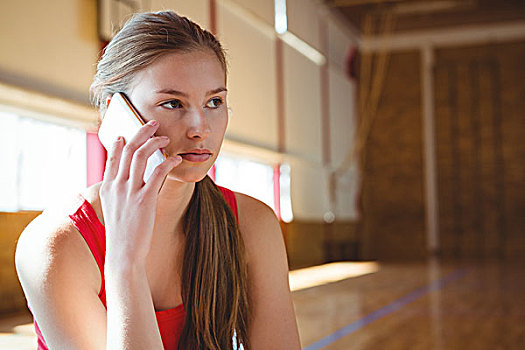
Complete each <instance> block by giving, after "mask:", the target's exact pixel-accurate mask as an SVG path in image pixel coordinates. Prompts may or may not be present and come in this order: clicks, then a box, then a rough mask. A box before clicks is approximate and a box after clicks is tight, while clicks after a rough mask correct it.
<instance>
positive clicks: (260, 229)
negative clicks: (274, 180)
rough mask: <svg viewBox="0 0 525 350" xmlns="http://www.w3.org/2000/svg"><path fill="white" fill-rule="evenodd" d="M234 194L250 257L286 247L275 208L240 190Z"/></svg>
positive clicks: (240, 227) (241, 228)
mask: <svg viewBox="0 0 525 350" xmlns="http://www.w3.org/2000/svg"><path fill="white" fill-rule="evenodd" d="M234 194H235V198H236V200H237V207H238V211H239V230H240V231H241V234H242V236H243V240H244V244H245V247H246V250H247V253H248V256H249V258H250V256H253V255H265V254H267V253H268V251H270V250H272V249H275V248H278V249H282V248H284V240H283V235H282V230H281V225H280V223H279V219H277V216H276V215H275V213H274V211H273V209H272V208H271V207H270V206H268V205H267V204H266V203H264V202H262V201H260V200H258V199H256V198H253V197H251V196H249V195H246V194H243V193H239V192H234ZM250 260H252V259H251V258H250Z"/></svg>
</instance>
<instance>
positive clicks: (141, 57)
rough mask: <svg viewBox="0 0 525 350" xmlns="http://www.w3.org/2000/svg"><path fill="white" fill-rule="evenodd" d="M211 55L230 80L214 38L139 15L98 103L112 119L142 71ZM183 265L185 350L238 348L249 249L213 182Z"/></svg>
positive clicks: (198, 201) (123, 35)
mask: <svg viewBox="0 0 525 350" xmlns="http://www.w3.org/2000/svg"><path fill="white" fill-rule="evenodd" d="M210 49H211V50H212V51H213V52H214V53H215V54H216V56H217V59H218V60H219V62H220V63H221V65H222V67H223V69H224V73H225V76H226V74H227V67H226V58H225V54H224V50H223V48H222V46H221V44H220V43H219V42H218V41H217V39H216V38H215V37H214V36H213V35H212V34H211V33H210V32H208V31H206V30H203V29H202V28H201V27H200V26H199V25H197V24H196V23H194V22H192V21H191V20H189V19H188V18H186V17H181V16H179V15H177V14H176V13H174V12H171V11H163V12H155V13H140V14H135V15H133V17H132V18H131V19H130V20H129V21H128V22H126V24H125V25H124V26H123V28H122V29H121V30H120V31H119V32H118V33H117V34H116V36H115V37H114V38H113V39H112V40H111V42H110V43H109V44H108V45H107V47H106V48H105V50H104V54H103V56H102V58H101V59H100V61H99V62H98V65H97V73H96V75H95V78H94V81H93V84H91V93H92V102H93V104H94V105H95V106H96V107H97V108H98V109H99V111H100V114H101V115H103V114H104V113H105V109H106V104H105V101H106V99H107V98H108V97H109V96H111V95H112V94H114V93H116V92H124V93H126V92H127V90H128V89H129V88H130V86H131V82H132V80H133V78H134V77H135V75H136V74H137V72H139V71H140V70H142V69H144V68H146V67H147V66H148V65H149V64H151V63H152V62H153V61H154V60H155V59H157V58H159V57H160V56H162V55H164V54H167V53H171V52H189V51H193V50H210ZM183 220H184V221H183V227H184V234H185V238H186V245H185V250H184V262H183V266H182V271H183V272H182V301H183V304H184V310H185V323H184V328H183V330H182V335H181V338H180V341H179V346H178V348H179V349H228V348H229V349H231V348H232V346H233V342H232V337H233V335H234V332H235V334H236V339H237V342H236V343H237V344H236V346H237V348H239V347H240V344H241V343H242V345H243V347H244V349H246V350H248V349H249V348H250V345H249V341H248V327H249V308H248V293H247V272H246V261H245V256H244V245H243V240H242V236H241V234H240V232H239V228H238V225H237V221H236V218H235V215H234V214H233V212H232V209H231V208H230V206H229V205H228V204H227V203H226V201H225V199H224V197H223V195H222V193H221V192H220V191H219V190H218V188H217V187H216V185H215V184H214V183H213V181H212V180H211V179H210V178H209V177H208V176H206V177H205V178H204V179H203V180H201V181H199V182H197V183H196V184H195V190H194V192H193V196H192V198H191V200H190V203H189V206H188V209H187V211H186V213H185V214H184V218H183Z"/></svg>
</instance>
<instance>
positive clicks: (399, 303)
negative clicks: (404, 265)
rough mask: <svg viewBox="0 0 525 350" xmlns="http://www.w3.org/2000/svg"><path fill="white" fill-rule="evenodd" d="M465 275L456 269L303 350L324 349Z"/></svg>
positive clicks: (463, 270) (462, 271)
mask: <svg viewBox="0 0 525 350" xmlns="http://www.w3.org/2000/svg"><path fill="white" fill-rule="evenodd" d="M465 274H466V269H458V270H456V271H454V272H452V273H450V274H449V275H447V276H445V277H443V278H440V279H438V280H435V281H433V282H431V283H429V284H427V285H425V286H423V287H420V288H418V289H416V290H414V291H412V292H410V293H409V294H407V295H405V296H403V297H401V298H399V299H396V300H394V301H393V302H391V303H390V304H388V305H386V306H383V307H382V308H380V309H377V310H376V311H374V312H372V313H370V314H368V315H366V316H365V317H363V318H361V319H359V320H357V321H354V322H352V323H350V324H349V325H347V326H345V327H343V328H341V329H339V330H337V331H335V332H334V333H332V334H330V335H328V336H326V337H324V338H322V339H320V340H318V341H316V342H315V343H312V344H310V345H308V346H307V347H305V348H303V350H318V349H322V348H324V347H325V346H328V345H330V344H332V343H333V342H335V341H337V340H339V339H341V338H342V337H344V336H347V335H349V334H352V333H354V332H355V331H357V330H359V329H361V328H363V327H364V326H366V325H368V324H370V323H372V322H374V321H376V320H378V319H380V318H381V317H384V316H386V315H388V314H391V313H393V312H395V311H397V310H399V309H400V308H402V307H403V306H405V305H407V304H409V303H411V302H413V301H414V300H416V299H419V298H420V297H422V296H423V295H425V294H427V293H430V292H434V291H436V290H439V289H441V288H443V287H444V286H446V285H447V284H449V283H451V282H454V281H456V280H458V279H460V278H462V277H463V276H465Z"/></svg>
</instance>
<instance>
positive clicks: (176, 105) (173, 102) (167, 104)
mask: <svg viewBox="0 0 525 350" xmlns="http://www.w3.org/2000/svg"><path fill="white" fill-rule="evenodd" d="M161 106H165V107H166V108H168V109H177V108H182V103H181V102H180V101H179V100H171V101H168V102H165V103H163V104H161Z"/></svg>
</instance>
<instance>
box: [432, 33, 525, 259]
mask: <svg viewBox="0 0 525 350" xmlns="http://www.w3.org/2000/svg"><path fill="white" fill-rule="evenodd" d="M524 61H525V43H524V42H521V43H520V42H517V43H507V44H499V45H486V46H477V47H468V48H455V49H443V50H440V51H438V53H437V66H436V71H435V77H436V79H435V83H436V86H435V91H436V130H437V143H438V145H437V146H438V148H437V152H438V179H439V183H438V186H439V201H440V223H441V225H440V234H441V242H442V253H443V255H445V256H455V257H485V258H487V257H490V258H492V257H518V256H522V255H523V254H524V253H525V237H524V235H523V232H524V229H525V218H524V215H523V213H524V212H525V186H524V180H525V163H524V162H523V159H525V146H524V143H523V137H524V136H525V118H524V117H523V110H524V108H525V99H524V96H525V84H524V81H525V68H524V66H523V62H524Z"/></svg>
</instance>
